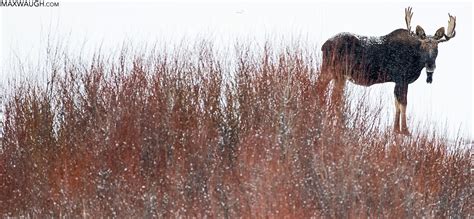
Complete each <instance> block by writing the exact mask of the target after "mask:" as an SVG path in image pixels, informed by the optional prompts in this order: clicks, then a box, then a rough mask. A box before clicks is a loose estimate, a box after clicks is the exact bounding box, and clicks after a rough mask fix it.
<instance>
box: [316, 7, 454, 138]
mask: <svg viewBox="0 0 474 219" xmlns="http://www.w3.org/2000/svg"><path fill="white" fill-rule="evenodd" d="M412 16H413V12H412V8H411V7H408V8H406V9H405V22H406V27H407V28H406V29H397V30H394V31H392V32H391V33H389V34H387V35H385V36H380V37H366V36H359V35H356V34H352V33H340V34H337V35H336V36H334V37H332V38H330V39H328V40H327V41H326V42H325V43H324V44H323V46H322V48H321V50H322V54H323V61H322V66H321V77H320V78H321V80H320V86H321V89H323V90H325V89H327V86H328V84H329V83H330V81H332V80H334V88H333V90H332V98H333V99H338V98H339V99H341V98H342V94H343V91H344V85H345V81H346V80H349V81H351V82H353V83H354V84H357V85H362V86H371V85H373V84H378V83H386V82H394V83H395V89H394V93H395V109H396V113H395V122H394V131H395V132H396V133H400V134H405V135H410V132H409V130H408V128H407V123H406V106H407V93H408V85H409V84H411V83H413V82H414V81H416V80H417V79H418V77H419V76H420V74H421V71H422V70H423V68H425V69H426V74H427V79H426V82H427V83H431V82H432V81H433V72H434V70H435V68H436V63H435V61H436V56H437V55H438V44H439V43H441V42H446V41H448V40H450V39H451V38H453V37H454V36H455V35H456V31H455V27H456V17H454V16H451V15H450V14H448V16H449V20H448V27H447V31H446V32H445V29H444V27H441V28H439V29H438V30H437V31H436V33H435V34H434V35H433V36H430V35H426V34H425V31H424V30H423V28H422V27H421V26H416V30H415V32H413V31H412V29H411V24H410V23H411V18H412Z"/></svg>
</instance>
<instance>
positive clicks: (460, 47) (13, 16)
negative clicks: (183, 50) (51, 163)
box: [0, 0, 474, 136]
mask: <svg viewBox="0 0 474 219" xmlns="http://www.w3.org/2000/svg"><path fill="white" fill-rule="evenodd" d="M57 1H59V2H60V7H57V8H0V13H1V15H0V31H1V34H0V38H1V39H0V40H1V44H0V56H1V57H0V65H1V68H0V70H1V72H0V85H1V84H2V83H4V82H5V81H6V80H7V79H6V78H11V77H17V75H11V73H9V71H10V70H11V66H12V65H14V63H15V62H14V60H15V59H17V57H20V58H21V59H22V60H23V61H24V60H29V61H24V62H31V63H35V62H37V60H38V55H39V54H42V53H43V52H44V48H45V42H46V37H47V35H48V33H53V35H55V36H59V38H60V39H62V40H66V44H68V45H69V46H70V47H71V48H72V49H80V48H82V47H83V46H85V49H89V50H91V51H93V50H95V49H96V48H98V46H99V45H102V48H106V49H107V48H110V49H114V48H117V47H120V46H121V45H122V43H123V42H124V41H129V42H136V43H150V42H151V43H153V42H156V41H160V40H167V41H174V40H175V41H178V40H181V39H182V37H187V38H191V39H192V38H193V37H204V38H205V37H207V36H210V37H212V38H213V39H219V40H222V42H226V40H235V39H236V38H245V39H253V40H257V41H264V40H265V39H268V36H277V37H280V36H285V37H286V38H291V36H301V35H302V36H304V38H305V39H308V41H310V42H314V43H317V44H319V45H322V43H324V41H325V40H326V39H327V38H329V37H331V36H333V35H334V34H337V33H339V32H353V33H357V34H360V35H369V36H379V35H385V34H387V33H389V32H391V31H392V30H395V29H397V28H404V26H405V23H404V8H405V7H407V6H408V5H410V6H412V7H413V12H414V16H413V20H412V26H416V25H417V24H419V25H421V26H422V27H423V28H424V29H425V31H426V32H427V33H428V34H434V32H435V31H436V30H437V29H438V28H439V27H441V26H446V25H447V20H448V15H447V14H448V12H449V13H451V14H453V15H455V16H456V17H457V26H456V30H457V35H456V37H455V38H453V39H452V40H451V41H449V42H446V43H442V44H440V45H439V54H438V58H437V60H436V65H437V68H436V71H435V73H434V78H433V84H427V83H426V82H425V80H426V73H425V71H424V70H423V72H422V75H421V76H420V78H419V79H418V80H417V81H416V82H415V83H413V84H411V85H410V87H409V96H408V118H409V123H418V122H421V123H427V124H432V123H436V124H439V125H443V124H444V123H446V124H447V125H448V127H449V130H448V131H449V132H451V134H453V133H454V132H457V131H458V130H461V134H462V135H464V136H474V129H473V107H474V106H473V86H472V85H473V76H472V74H473V71H472V70H473V67H472V63H473V62H472V58H473V57H472V39H473V38H472V37H473V35H472V3H469V2H464V3H462V2H461V3H446V2H435V3H427V2H426V3H423V2H417V3H405V2H384V3H379V2H377V1H375V2H374V1H373V2H363V3H360V2H358V3H351V2H333V3H330V2H301V1H300V2H292V1H288V2H285V1H279V2H277V3H274V2H268V1H266V2H262V1H260V2H253V1H247V2H238V1H232V2H227V3H220V2H218V1H214V2H209V1H208V2H186V1H179V2H163V1H162V2H158V3H153V2H151V1H144V2H136V3H135V2H134V3H127V2H124V1H120V2H114V1H106V2H102V3H93V2H69V1H68V2H66V1H64V0H63V1H61V0H57ZM393 87H394V84H393V83H387V84H383V85H376V86H372V87H370V89H369V90H371V92H372V93H381V94H382V95H383V97H384V98H386V99H387V100H388V101H386V103H387V106H385V109H386V111H387V122H388V124H390V125H391V124H392V123H393V121H392V115H393V113H394V106H393V104H392V103H393Z"/></svg>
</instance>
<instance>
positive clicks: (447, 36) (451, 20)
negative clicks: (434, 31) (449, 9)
mask: <svg viewBox="0 0 474 219" xmlns="http://www.w3.org/2000/svg"><path fill="white" fill-rule="evenodd" d="M448 16H449V20H448V31H447V34H444V39H440V40H438V42H439V43H442V42H446V41H448V40H450V39H451V38H453V37H454V36H456V30H455V28H456V17H455V16H452V15H451V14H448Z"/></svg>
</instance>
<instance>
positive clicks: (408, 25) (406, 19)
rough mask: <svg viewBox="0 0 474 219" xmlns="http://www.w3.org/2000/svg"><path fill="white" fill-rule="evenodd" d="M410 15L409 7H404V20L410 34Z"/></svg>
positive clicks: (411, 13)
mask: <svg viewBox="0 0 474 219" xmlns="http://www.w3.org/2000/svg"><path fill="white" fill-rule="evenodd" d="M412 16H413V12H411V7H408V8H405V22H406V24H407V30H408V33H410V35H412V34H413V32H411V26H410V23H411V17H412Z"/></svg>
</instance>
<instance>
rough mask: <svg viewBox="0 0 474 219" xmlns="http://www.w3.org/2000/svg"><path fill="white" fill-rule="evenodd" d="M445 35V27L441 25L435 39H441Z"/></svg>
mask: <svg viewBox="0 0 474 219" xmlns="http://www.w3.org/2000/svg"><path fill="white" fill-rule="evenodd" d="M443 36H444V27H441V28H439V29H438V30H437V31H436V33H435V35H434V39H435V40H439V39H441V38H443Z"/></svg>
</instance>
